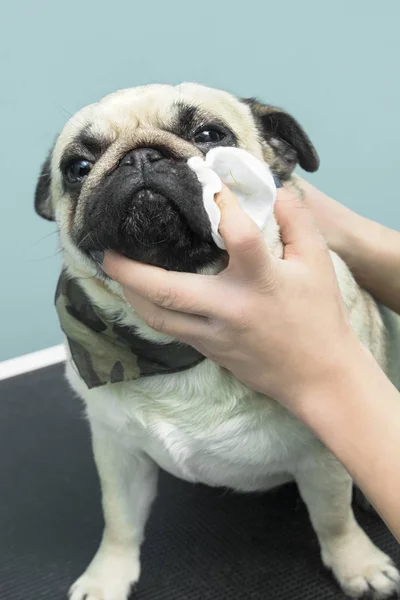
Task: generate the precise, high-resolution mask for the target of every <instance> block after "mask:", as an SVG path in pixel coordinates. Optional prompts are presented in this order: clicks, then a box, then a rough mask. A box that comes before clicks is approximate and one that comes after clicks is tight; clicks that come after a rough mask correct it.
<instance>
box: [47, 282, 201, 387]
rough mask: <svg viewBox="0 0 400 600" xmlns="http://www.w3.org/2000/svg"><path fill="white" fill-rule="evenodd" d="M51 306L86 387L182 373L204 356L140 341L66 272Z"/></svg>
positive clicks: (188, 349) (173, 344)
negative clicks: (98, 304)
mask: <svg viewBox="0 0 400 600" xmlns="http://www.w3.org/2000/svg"><path fill="white" fill-rule="evenodd" d="M55 304H56V310H57V313H58V317H59V320H60V324H61V328H62V330H63V332H64V334H65V336H66V338H67V341H68V345H69V349H70V353H71V358H72V361H73V363H74V365H75V367H76V368H77V370H78V372H79V374H80V376H81V377H82V379H83V380H84V381H85V383H86V385H87V387H88V388H89V389H90V388H94V387H98V386H101V385H106V384H111V383H120V382H123V381H130V380H134V379H138V378H139V377H145V376H150V375H161V374H168V373H176V372H179V371H184V370H186V369H190V368H192V367H194V366H196V365H197V364H199V363H200V362H202V361H203V360H204V358H205V357H204V356H203V355H202V354H200V353H199V352H198V351H197V350H195V349H194V348H192V347H191V346H188V345H186V344H181V343H179V342H170V343H157V342H155V341H150V340H148V339H144V338H143V337H141V336H140V335H139V334H138V332H137V329H136V328H135V327H132V326H127V325H123V324H120V323H119V322H118V321H119V315H118V314H115V315H114V316H113V318H110V316H109V315H107V314H106V313H105V312H104V311H102V310H101V309H100V308H98V307H97V306H95V305H94V303H93V302H92V301H91V299H90V297H89V296H88V295H87V294H85V292H84V291H83V289H82V287H81V286H80V285H79V280H78V279H76V278H71V277H69V276H68V275H67V273H66V271H65V270H64V271H63V272H62V274H61V276H60V279H59V282H58V286H57V291H56V297H55Z"/></svg>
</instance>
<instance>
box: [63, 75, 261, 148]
mask: <svg viewBox="0 0 400 600" xmlns="http://www.w3.org/2000/svg"><path fill="white" fill-rule="evenodd" d="M213 120H214V121H216V122H220V123H221V124H223V125H225V126H227V127H229V128H230V129H232V130H233V131H234V133H235V134H236V137H237V139H238V142H239V144H241V145H246V142H247V141H248V140H249V137H250V136H251V134H252V133H253V134H254V135H255V136H256V134H257V132H256V127H255V124H254V122H253V119H252V117H251V113H250V110H249V108H248V106H247V105H245V104H244V103H242V102H240V101H239V100H238V99H236V98H235V97H234V96H232V95H231V94H228V93H227V92H223V91H220V90H215V89H211V88H207V87H203V86H200V85H197V84H190V83H186V84H181V85H178V86H169V85H149V86H144V87H138V88H132V89H127V90H120V91H118V92H115V93H113V94H110V95H108V96H106V97H105V98H103V99H102V100H100V101H99V102H97V103H95V104H91V105H89V106H86V107H85V108H83V109H82V110H80V111H79V112H78V113H77V114H76V115H74V117H72V118H71V119H70V120H69V121H68V123H67V124H66V126H65V127H64V129H63V131H62V132H61V134H60V136H59V138H58V140H57V144H56V149H55V153H56V154H57V155H58V157H60V155H61V154H62V151H63V149H64V148H65V147H66V146H67V145H68V144H70V143H72V142H73V141H74V140H76V139H77V136H79V135H82V134H83V135H84V133H85V132H87V131H89V130H90V136H91V138H98V139H99V140H104V141H105V142H106V143H107V144H110V143H112V142H113V141H115V140H116V139H118V138H119V137H120V136H121V135H123V134H124V133H127V132H130V131H133V130H135V129H138V128H146V129H147V128H156V129H165V130H174V127H175V126H176V128H177V124H178V123H179V122H181V123H182V122H185V121H186V123H187V124H190V122H192V123H191V124H192V125H194V124H195V123H196V122H197V124H198V126H201V125H203V124H204V125H205V124H207V123H208V122H210V121H213ZM178 129H179V128H177V134H178V135H179V130H178ZM55 158H57V156H56V157H55Z"/></svg>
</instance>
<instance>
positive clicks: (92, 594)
mask: <svg viewBox="0 0 400 600" xmlns="http://www.w3.org/2000/svg"><path fill="white" fill-rule="evenodd" d="M139 575H140V563H139V558H138V556H137V555H136V556H135V555H133V554H132V551H129V552H128V551H127V550H121V549H118V550H116V549H114V550H108V551H104V549H102V551H99V552H98V553H97V555H96V556H95V557H94V559H93V561H92V563H91V564H90V565H89V567H88V568H87V570H86V571H85V573H84V574H83V575H81V577H79V579H78V580H77V581H76V582H75V583H74V584H73V585H72V586H71V588H70V590H69V599H70V600H128V598H129V595H130V592H131V589H132V587H133V586H134V584H135V583H136V582H137V580H138V579H139Z"/></svg>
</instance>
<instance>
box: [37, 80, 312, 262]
mask: <svg viewBox="0 0 400 600" xmlns="http://www.w3.org/2000/svg"><path fill="white" fill-rule="evenodd" d="M216 146H236V147H238V148H243V149H245V150H247V151H248V152H251V153H252V154H254V155H255V156H257V157H258V158H260V159H263V160H265V161H267V162H268V164H269V165H270V166H271V168H272V170H273V171H274V172H275V173H276V174H277V175H279V176H280V177H281V178H282V179H287V178H288V177H289V175H290V173H291V172H292V170H293V169H294V167H295V166H296V164H297V163H298V162H299V164H300V165H301V166H302V167H303V168H304V169H305V170H307V171H315V170H316V169H317V168H318V156H317V154H316V152H315V150H314V148H313V146H312V144H311V142H310V140H309V139H308V137H307V136H306V134H305V133H304V131H303V130H302V129H301V127H300V126H299V124H298V123H297V122H296V121H295V120H294V119H293V118H292V117H291V116H290V115H288V114H287V113H285V112H283V111H281V110H279V109H276V108H274V107H271V106H266V105H262V104H260V103H258V102H256V101H254V100H240V99H237V98H235V97H234V96H231V95H230V94H228V93H226V92H222V91H219V90H214V89H209V88H205V87H202V86H199V85H195V84H182V85H179V86H176V87H173V86H167V85H152V86H146V87H141V88H134V89H129V90H122V91H119V92H116V93H114V94H111V95H109V96H106V97H105V98H104V99H103V100H101V101H100V102H98V103H96V104H92V105H90V106H87V107H85V108H84V109H82V110H81V111H79V112H78V113H77V114H76V115H75V116H74V117H73V118H72V119H70V121H69V122H68V123H67V124H66V126H65V127H64V129H63V131H62V132H61V134H60V135H59V137H58V139H57V141H56V143H55V146H54V148H53V150H52V152H51V154H50V156H49V158H48V160H47V161H46V162H45V164H44V166H43V170H42V173H41V176H40V179H39V182H38V185H37V189H36V196H35V207H36V210H37V212H38V213H39V214H40V215H41V216H43V217H44V218H47V219H50V220H54V219H56V220H57V222H58V225H59V228H60V232H61V237H62V238H63V236H64V241H66V240H68V241H67V243H68V244H70V245H71V244H72V245H73V247H74V248H75V250H76V252H77V254H78V255H80V256H81V257H82V259H83V260H84V261H87V260H89V261H90V260H91V258H90V257H91V256H92V253H93V251H97V250H103V249H111V250H114V251H116V252H119V253H122V254H124V255H126V256H128V257H130V258H133V259H135V260H139V261H143V262H146V263H150V264H153V265H157V266H161V267H164V268H167V269H174V270H182V271H189V272H190V271H191V272H194V271H198V270H200V269H202V268H204V267H206V266H207V265H209V264H212V263H214V262H215V261H217V259H218V258H219V257H220V254H221V250H220V249H219V248H218V247H217V246H216V245H215V244H214V242H213V240H212V236H211V228H210V224H209V221H208V218H207V215H206V212H205V210H204V207H203V202H202V188H201V185H200V183H199V182H198V180H197V177H196V175H195V174H194V172H193V171H192V170H191V169H190V168H189V166H188V164H187V161H188V159H189V158H190V157H192V156H196V155H197V156H202V155H205V154H206V153H207V152H208V151H209V150H211V149H212V148H215V147H216Z"/></svg>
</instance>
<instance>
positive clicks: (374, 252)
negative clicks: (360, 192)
mask: <svg viewBox="0 0 400 600" xmlns="http://www.w3.org/2000/svg"><path fill="white" fill-rule="evenodd" d="M357 217H358V219H357V220H358V226H357V227H356V228H355V229H354V230H353V232H352V233H351V234H350V235H349V237H348V241H347V245H346V247H343V249H342V252H341V254H342V258H343V259H344V260H345V261H346V263H347V264H348V265H349V267H350V268H351V270H352V272H353V274H354V276H355V278H356V279H357V281H358V283H359V284H360V285H361V286H362V287H363V288H365V289H366V290H368V291H369V292H371V294H372V295H373V296H375V298H376V299H377V300H379V301H380V302H382V303H383V304H385V305H386V306H388V307H389V308H391V309H392V310H394V311H395V312H397V313H399V314H400V233H399V232H397V231H393V230H391V229H388V228H387V227H383V225H380V224H379V223H375V222H374V221H369V220H368V219H363V218H362V217H359V216H358V215H357Z"/></svg>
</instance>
